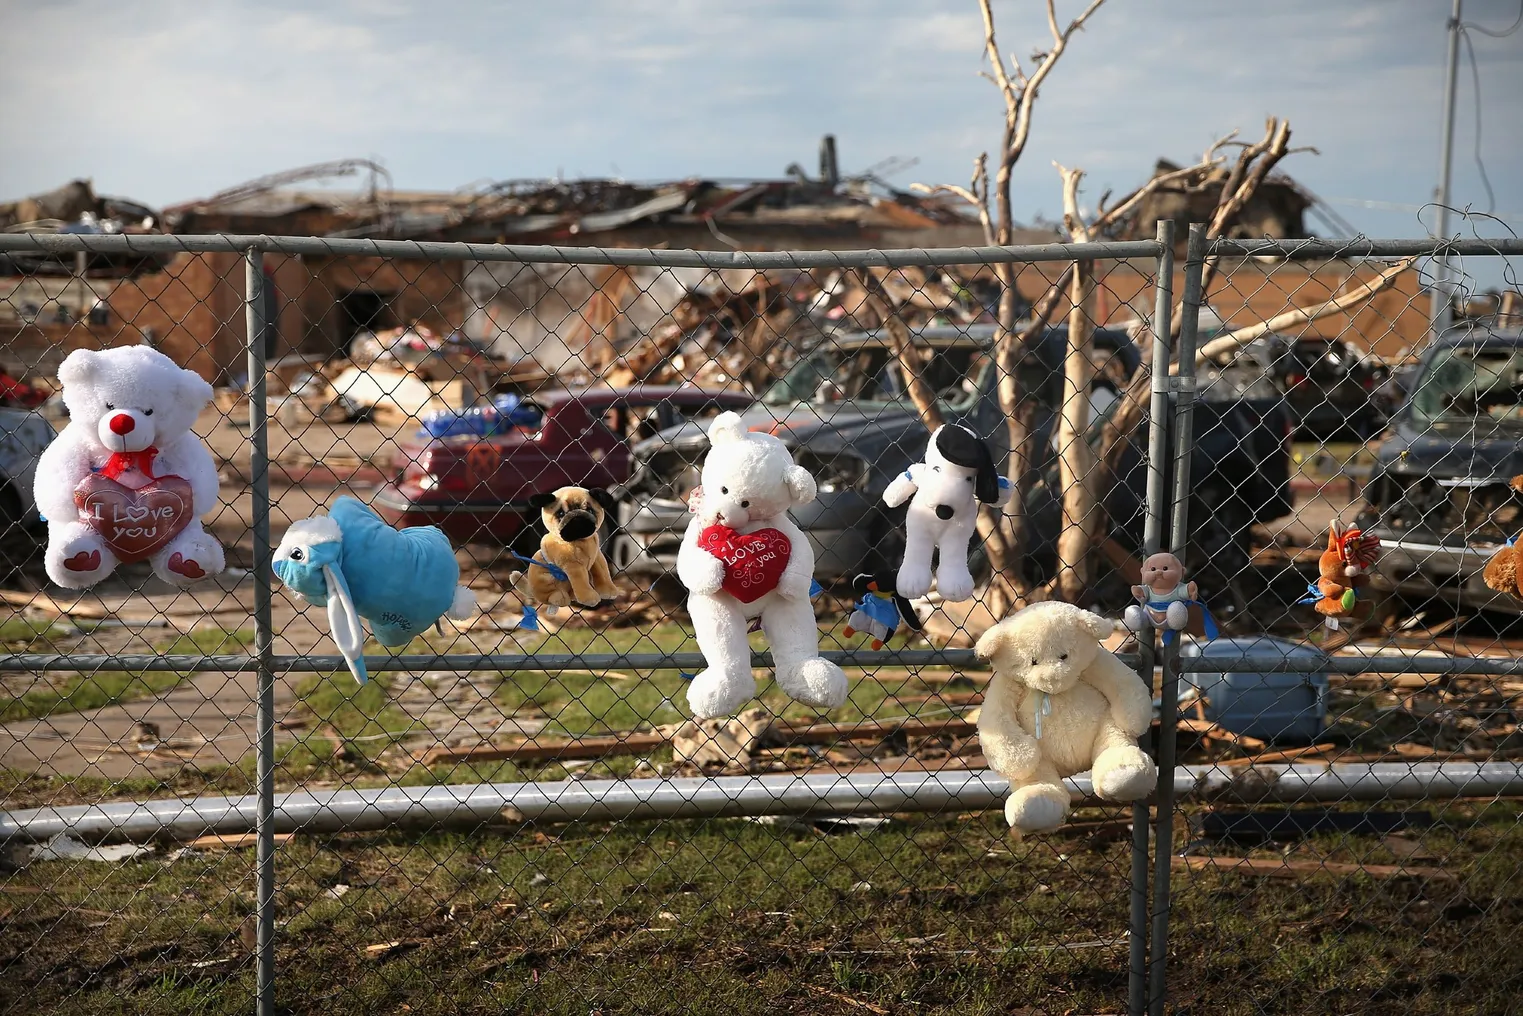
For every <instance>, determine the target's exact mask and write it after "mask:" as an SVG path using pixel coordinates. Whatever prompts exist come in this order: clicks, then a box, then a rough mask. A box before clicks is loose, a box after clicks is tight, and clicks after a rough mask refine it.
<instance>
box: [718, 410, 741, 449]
mask: <svg viewBox="0 0 1523 1016" xmlns="http://www.w3.org/2000/svg"><path fill="white" fill-rule="evenodd" d="M745 436H746V428H745V426H744V425H743V424H742V423H741V422H740V414H739V413H734V412H730V413H720V414H719V415H718V416H716V417H714V422H713V423H712V424H710V425H709V444H711V445H722V444H729V443H730V442H731V441H740V440H742V439H744V438H745Z"/></svg>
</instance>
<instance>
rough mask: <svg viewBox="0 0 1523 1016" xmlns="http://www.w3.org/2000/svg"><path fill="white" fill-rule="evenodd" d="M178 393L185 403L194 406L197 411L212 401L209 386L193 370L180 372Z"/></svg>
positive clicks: (210, 387) (204, 379)
mask: <svg viewBox="0 0 1523 1016" xmlns="http://www.w3.org/2000/svg"><path fill="white" fill-rule="evenodd" d="M180 391H181V392H182V393H183V394H184V396H185V401H186V402H194V403H195V404H196V409H197V410H198V411H199V410H200V409H201V408H202V407H203V406H205V405H206V404H207V403H208V402H210V401H211V400H212V386H211V384H210V383H209V382H208V381H207V380H206V378H204V377H202V376H201V375H200V374H197V373H196V372H195V371H193V370H182V371H180Z"/></svg>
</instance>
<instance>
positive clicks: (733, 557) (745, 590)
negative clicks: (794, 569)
mask: <svg viewBox="0 0 1523 1016" xmlns="http://www.w3.org/2000/svg"><path fill="white" fill-rule="evenodd" d="M698 546H700V547H702V548H703V549H704V550H706V551H708V552H709V553H710V554H713V555H714V556H715V557H717V558H719V560H720V561H722V562H724V585H723V586H722V588H723V589H724V591H725V592H727V593H729V594H730V595H731V596H733V597H735V598H736V599H737V600H739V601H740V602H741V603H751V602H752V601H754V600H759V599H761V598H762V597H763V596H766V595H767V594H768V593H770V592H772V590H774V589H776V588H777V583H778V580H779V579H781V578H782V577H783V569H784V568H786V567H788V558H789V557H791V556H792V554H793V545H792V544H791V543H789V542H788V537H787V536H785V535H784V534H783V533H782V532H781V531H780V530H777V529H758V530H757V531H756V532H754V533H747V534H745V535H744V536H742V535H741V534H740V533H737V532H736V531H735V530H733V529H731V528H730V527H729V526H718V525H715V526H709V527H707V528H706V529H704V530H703V531H702V532H700V533H699V534H698Z"/></svg>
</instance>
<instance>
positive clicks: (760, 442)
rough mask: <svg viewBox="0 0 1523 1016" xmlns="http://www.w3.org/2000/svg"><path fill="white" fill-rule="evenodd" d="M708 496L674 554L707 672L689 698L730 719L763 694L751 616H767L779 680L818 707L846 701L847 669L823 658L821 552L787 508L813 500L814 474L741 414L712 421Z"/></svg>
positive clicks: (700, 712)
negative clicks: (817, 595)
mask: <svg viewBox="0 0 1523 1016" xmlns="http://www.w3.org/2000/svg"><path fill="white" fill-rule="evenodd" d="M709 446H710V447H709V454H708V456H707V457H706V458H705V459H704V463H703V486H702V492H703V493H702V496H701V498H695V500H694V502H693V509H694V518H693V520H692V521H691V522H690V523H689V524H688V528H687V533H686V534H685V535H684V536H683V539H682V547H681V549H680V550H679V551H678V552H677V577H678V578H679V579H681V581H682V584H683V585H684V586H686V587H687V589H688V613H689V614H690V615H691V616H692V618H693V629H694V631H695V633H696V634H697V637H698V648H699V649H700V650H701V651H702V652H703V657H704V660H705V661H706V662H707V663H708V667H707V669H705V670H704V671H703V672H702V673H700V674H699V675H698V676H697V677H695V678H693V681H692V684H691V685H689V687H688V691H687V701H688V705H689V706H690V707H691V708H692V710H693V715H694V716H695V717H697V718H698V719H707V718H710V717H714V716H727V715H730V714H732V713H734V712H735V711H736V710H737V709H738V708H739V707H740V705H741V704H742V703H743V702H745V701H746V700H747V699H749V698H751V697H752V696H754V695H755V694H756V681H755V679H754V678H753V677H752V676H751V647H750V643H749V642H748V640H747V627H748V623H749V622H750V621H751V620H752V619H753V618H760V619H761V627H762V631H763V632H765V633H766V636H767V641H768V642H769V643H770V644H771V648H772V658H773V666H774V668H775V670H776V674H777V683H778V684H779V685H781V686H782V688H783V690H784V691H786V692H787V693H788V694H789V695H791V696H793V697H794V698H795V699H798V700H799V701H800V702H804V703H807V704H808V705H812V706H821V707H829V708H834V707H835V706H839V705H841V704H842V703H843V702H845V701H846V675H845V674H844V673H843V672H842V670H841V668H840V667H838V666H836V665H835V664H834V663H831V662H829V661H828V660H825V659H824V658H822V657H821V656H820V633H819V628H818V626H817V624H816V622H815V616H814V603H813V601H811V600H810V598H809V590H810V584H811V583H812V582H813V580H814V550H813V548H811V547H810V545H809V540H808V538H807V537H806V536H805V535H804V533H803V531H802V530H800V529H799V527H798V526H797V525H796V524H795V523H794V522H793V520H792V519H790V518H788V509H790V508H792V507H793V506H794V505H802V504H808V503H809V502H811V501H813V500H814V496H815V483H814V477H812V476H810V475H809V471H808V470H806V469H804V468H803V467H802V466H798V465H795V464H794V462H793V456H792V455H790V454H789V452H788V448H787V446H785V445H784V444H783V443H782V442H781V441H779V440H778V439H777V438H776V437H774V436H772V435H771V434H761V433H756V432H753V431H748V430H747V429H746V428H745V425H744V424H743V423H742V422H741V419H740V416H739V415H737V414H735V413H722V414H720V415H719V416H718V417H716V418H715V419H714V423H713V425H712V426H711V427H710V428H709Z"/></svg>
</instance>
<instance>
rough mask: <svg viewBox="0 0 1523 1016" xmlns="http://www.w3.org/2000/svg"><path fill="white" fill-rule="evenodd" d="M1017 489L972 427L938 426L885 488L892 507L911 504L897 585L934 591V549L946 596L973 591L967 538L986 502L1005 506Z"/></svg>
mask: <svg viewBox="0 0 1523 1016" xmlns="http://www.w3.org/2000/svg"><path fill="white" fill-rule="evenodd" d="M1013 490H1014V488H1013V487H1012V486H1011V484H1010V481H1009V480H1007V479H1005V478H1004V477H1003V476H1000V475H999V472H998V471H997V470H996V469H995V468H994V457H993V456H992V455H990V454H989V447H988V445H986V444H984V442H983V441H981V440H980V439H979V437H978V435H976V434H974V433H973V432H972V431H971V430H968V429H967V428H966V427H961V426H958V425H956V424H951V425H948V426H941V427H937V428H936V429H935V430H934V431H933V432H932V433H931V441H930V444H929V445H928V446H927V447H926V450H925V461H924V462H916V463H915V464H914V465H912V466H910V468H909V469H907V470H905V472H904V474H903V475H901V476H896V477H894V480H893V482H892V483H890V484H889V485H888V488H887V489H886V490H884V491H883V501H884V503H885V504H887V505H888V506H889V507H890V508H897V507H899V506H900V505H902V504H904V502H906V501H908V502H909V503H910V505H909V508H908V509H907V510H906V514H905V522H904V525H905V535H904V563H903V564H902V565H900V567H899V579H898V581H897V582H896V583H895V584H894V585H895V590H896V591H897V592H898V593H899V595H901V596H907V597H911V598H913V597H916V596H924V595H925V594H926V593H928V592H930V590H931V552H932V551H938V550H939V551H940V555H941V560H940V564H939V566H938V567H937V569H936V587H937V589H938V590H939V591H940V592H941V596H942V599H945V600H966V599H968V598H969V597H970V596H972V595H973V575H972V574H971V573H970V572H969V571H968V542H969V541H970V540H972V538H973V527H974V523H975V522H976V521H977V519H978V506H979V503H980V502H982V503H984V504H991V505H994V506H995V507H998V508H1003V507H1004V506H1005V505H1007V504H1009V503H1010V496H1011V494H1012V492H1013Z"/></svg>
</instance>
